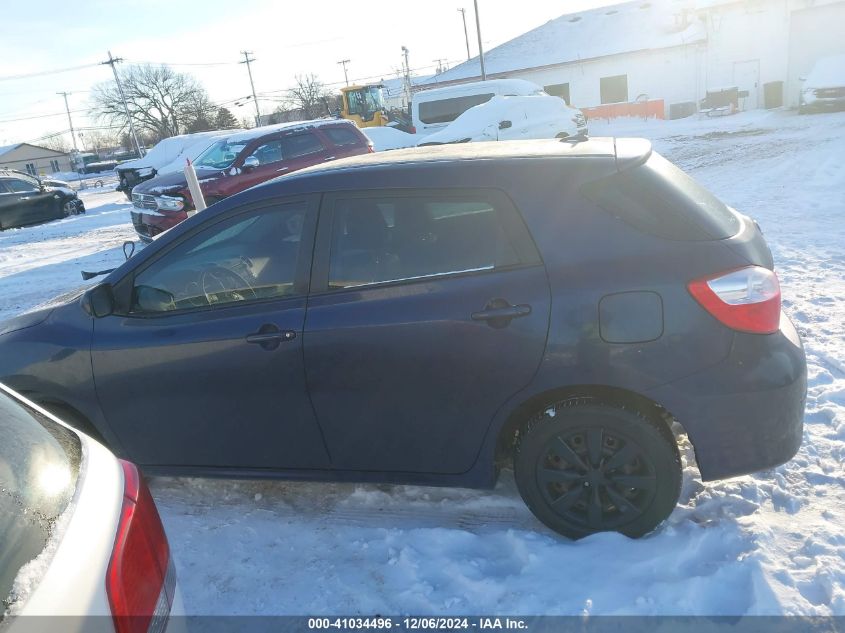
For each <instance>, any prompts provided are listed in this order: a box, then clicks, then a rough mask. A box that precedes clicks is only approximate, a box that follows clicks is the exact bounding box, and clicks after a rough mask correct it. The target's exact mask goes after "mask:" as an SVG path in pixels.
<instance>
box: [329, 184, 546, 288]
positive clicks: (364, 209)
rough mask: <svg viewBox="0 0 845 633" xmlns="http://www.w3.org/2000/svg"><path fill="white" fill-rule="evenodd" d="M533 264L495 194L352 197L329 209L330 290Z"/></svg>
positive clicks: (512, 217)
mask: <svg viewBox="0 0 845 633" xmlns="http://www.w3.org/2000/svg"><path fill="white" fill-rule="evenodd" d="M538 262H539V256H538V255H537V251H536V249H535V247H534V244H533V242H532V241H531V238H530V236H529V235H528V232H527V230H526V228H525V225H524V224H522V221H521V219H520V218H519V214H518V212H517V211H516V209H514V207H513V205H512V204H511V203H510V202H509V201H508V200H507V199H506V198H505V197H504V196H501V195H495V194H493V193H492V192H490V193H488V192H481V193H471V194H465V195H462V194H454V193H453V194H450V193H442V194H437V193H427V194H421V195H396V196H393V195H377V196H373V197H357V196H356V197H351V198H340V199H338V200H337V201H336V202H335V205H334V219H333V223H332V242H331V252H330V265H329V288H330V289H340V288H349V287H353V286H363V285H368V284H374V283H383V282H395V281H412V280H416V279H419V278H424V277H431V276H441V275H451V274H464V273H478V272H484V271H493V270H498V269H503V268H509V267H513V266H520V265H526V264H535V263H538Z"/></svg>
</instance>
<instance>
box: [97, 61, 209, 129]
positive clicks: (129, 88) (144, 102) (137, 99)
mask: <svg viewBox="0 0 845 633" xmlns="http://www.w3.org/2000/svg"><path fill="white" fill-rule="evenodd" d="M119 74H120V82H121V84H122V85H123V92H124V94H125V95H126V103H127V106H128V109H129V116H130V117H132V120H133V121H134V122H135V124H136V125H137V127H138V128H139V130H140V131H146V132H148V133H151V134H152V135H153V136H155V137H156V138H159V139H162V138H167V137H169V136H174V135H176V134H180V133H182V132H184V131H185V130H187V129H188V128H190V127H191V126H194V125H197V124H198V122H199V125H200V126H201V124H202V121H199V119H201V118H210V117H213V115H214V113H215V112H216V110H217V108H216V106H213V105H212V104H211V102H210V101H209V99H208V94H207V93H206V92H205V89H204V88H203V87H202V86H201V85H200V84H199V82H197V80H196V79H194V78H193V77H192V76H191V75H188V74H185V73H179V72H176V71H174V70H173V69H172V68H169V67H168V66H150V65H149V64H145V65H142V66H129V67H127V68H126V70H122V71H120V72H119ZM92 100H93V104H94V108H95V110H96V113H97V116H98V118H100V119H102V120H104V121H107V122H109V123H112V124H116V125H120V126H122V127H126V126H128V122H127V120H126V115H125V113H124V110H123V102H122V101H121V98H120V93H119V91H118V89H117V86H116V85H115V83H114V82H112V81H108V82H103V83H101V84H98V85H97V86H94V89H93V96H92ZM206 129H207V128H206Z"/></svg>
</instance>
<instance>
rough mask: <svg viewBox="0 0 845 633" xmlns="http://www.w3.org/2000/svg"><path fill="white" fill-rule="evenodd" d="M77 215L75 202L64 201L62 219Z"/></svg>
mask: <svg viewBox="0 0 845 633" xmlns="http://www.w3.org/2000/svg"><path fill="white" fill-rule="evenodd" d="M77 213H78V211H77V208H76V201H75V200H72V199H70V200H65V201H64V202H63V203H62V217H65V218H66V217H68V216H70V215H76V214H77Z"/></svg>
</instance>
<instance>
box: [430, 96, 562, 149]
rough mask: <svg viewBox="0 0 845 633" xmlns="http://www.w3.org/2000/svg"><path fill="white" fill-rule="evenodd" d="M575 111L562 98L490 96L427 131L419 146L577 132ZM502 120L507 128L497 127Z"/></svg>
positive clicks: (545, 136) (547, 136) (529, 137)
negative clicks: (439, 128) (436, 129)
mask: <svg viewBox="0 0 845 633" xmlns="http://www.w3.org/2000/svg"><path fill="white" fill-rule="evenodd" d="M576 114H578V110H576V109H575V108H570V107H569V106H568V105H566V102H565V101H564V100H563V99H560V98H558V97H550V96H548V95H537V96H531V97H498V96H497V97H493V98H492V99H490V100H489V101H487V102H486V103H482V104H479V105H477V106H473V107H472V108H470V109H469V110H467V111H466V112H464V113H463V114H461V115H460V116H459V117H458V118H457V119H455V120H454V121H452V122H451V123H450V124H449V125H447V126H446V127H445V128H443V129H442V130H440V131H438V132H435V133H434V134H430V135H428V136H426V137H425V138H423V139H422V140H421V141H420V143H419V144H420V145H434V144H442V143H462V142H466V141H496V140H499V139H500V138H501V139H503V140H504V139H508V138H510V139H517V138H519V139H537V138H555V136H557V135H558V134H560V133H564V134H566V135H567V136H574V135H575V134H577V133H578V128H577V127H576V125H575V123H574V121H573V118H574V117H575V115H576ZM503 121H509V122H510V124H511V125H510V127H509V128H504V129H501V128H500V127H499V126H500V124H501V123H502V122H503Z"/></svg>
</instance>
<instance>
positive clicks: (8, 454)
mask: <svg viewBox="0 0 845 633" xmlns="http://www.w3.org/2000/svg"><path fill="white" fill-rule="evenodd" d="M0 437H2V438H3V439H2V441H0V599H2V604H0V619H2V617H3V613H4V612H5V611H6V610H7V609H8V608H9V607H10V606H11V605H12V604H13V603H14V602H16V601H17V600H18V599H20V596H14V595H11V594H12V592H13V589H14V581H15V578H16V577H17V576H18V573H19V572H20V570H21V568H22V567H23V566H24V565H26V564H27V563H28V562H30V561H31V560H32V559H34V558H35V557H36V556H38V555H39V554H40V553H41V552H42V551H43V550H44V547H45V546H46V545H47V542H48V540H49V539H50V537H51V535H52V531H53V527H54V526H55V523H56V520H57V519H58V518H59V516H60V515H61V514H62V513H63V512H64V511H65V509H66V508H67V507H68V504H69V503H70V500H71V498H72V497H73V493H74V490H75V489H76V480H77V477H78V476H79V464H80V460H81V450H82V449H81V445H80V442H79V437H77V435H76V434H75V433H73V432H72V431H69V430H68V429H66V428H65V427H63V426H60V425H58V424H56V423H55V422H53V421H52V420H50V419H48V418H47V417H45V416H43V415H41V414H40V413H38V412H37V411H35V410H34V409H30V408H29V407H27V406H25V405H23V404H20V403H18V402H17V401H16V400H13V399H12V398H11V397H9V396H8V395H6V393H5V392H3V391H0ZM31 580H32V579H28V581H31Z"/></svg>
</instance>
